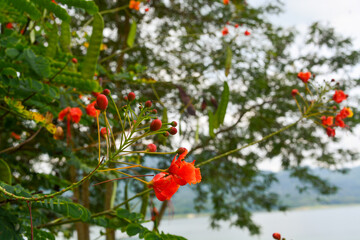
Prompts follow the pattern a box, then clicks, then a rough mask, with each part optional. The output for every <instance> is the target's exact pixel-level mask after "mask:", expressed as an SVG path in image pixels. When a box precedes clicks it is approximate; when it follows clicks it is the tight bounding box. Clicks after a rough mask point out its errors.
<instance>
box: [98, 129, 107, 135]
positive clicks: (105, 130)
mask: <svg viewBox="0 0 360 240" xmlns="http://www.w3.org/2000/svg"><path fill="white" fill-rule="evenodd" d="M100 134H101V136H102V137H106V136H107V129H106V128H104V127H103V128H101V129H100Z"/></svg>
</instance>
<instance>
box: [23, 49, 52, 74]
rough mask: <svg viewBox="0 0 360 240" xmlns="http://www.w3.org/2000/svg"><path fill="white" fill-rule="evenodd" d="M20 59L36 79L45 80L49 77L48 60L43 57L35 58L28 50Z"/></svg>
mask: <svg viewBox="0 0 360 240" xmlns="http://www.w3.org/2000/svg"><path fill="white" fill-rule="evenodd" d="M22 57H23V58H24V60H25V61H26V62H27V63H28V64H29V66H30V68H31V69H32V70H33V71H34V72H35V73H36V74H37V75H38V77H40V78H47V77H49V76H50V61H49V60H48V59H46V58H45V57H43V56H36V55H35V53H34V52H33V51H32V50H31V49H30V48H27V49H25V50H24V51H23V54H22Z"/></svg>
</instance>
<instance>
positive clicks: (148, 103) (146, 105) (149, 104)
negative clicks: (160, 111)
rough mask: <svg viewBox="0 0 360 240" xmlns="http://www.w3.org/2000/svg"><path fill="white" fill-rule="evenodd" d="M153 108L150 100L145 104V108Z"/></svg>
mask: <svg viewBox="0 0 360 240" xmlns="http://www.w3.org/2000/svg"><path fill="white" fill-rule="evenodd" d="M151 106H152V102H151V101H150V100H148V101H146V102H145V107H147V108H150V107H151Z"/></svg>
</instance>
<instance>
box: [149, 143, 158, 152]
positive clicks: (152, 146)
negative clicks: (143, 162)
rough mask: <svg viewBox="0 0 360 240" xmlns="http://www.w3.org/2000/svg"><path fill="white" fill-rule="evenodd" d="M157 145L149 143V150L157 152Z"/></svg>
mask: <svg viewBox="0 0 360 240" xmlns="http://www.w3.org/2000/svg"><path fill="white" fill-rule="evenodd" d="M156 149H157V148H156V145H155V144H153V143H150V144H149V145H147V150H149V152H156Z"/></svg>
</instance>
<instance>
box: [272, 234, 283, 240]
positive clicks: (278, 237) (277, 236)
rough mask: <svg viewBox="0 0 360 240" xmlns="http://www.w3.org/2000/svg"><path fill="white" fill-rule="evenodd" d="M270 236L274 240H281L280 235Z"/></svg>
mask: <svg viewBox="0 0 360 240" xmlns="http://www.w3.org/2000/svg"><path fill="white" fill-rule="evenodd" d="M272 236H273V238H274V239H276V240H280V239H281V235H280V233H274V234H273V235H272Z"/></svg>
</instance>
